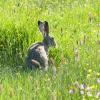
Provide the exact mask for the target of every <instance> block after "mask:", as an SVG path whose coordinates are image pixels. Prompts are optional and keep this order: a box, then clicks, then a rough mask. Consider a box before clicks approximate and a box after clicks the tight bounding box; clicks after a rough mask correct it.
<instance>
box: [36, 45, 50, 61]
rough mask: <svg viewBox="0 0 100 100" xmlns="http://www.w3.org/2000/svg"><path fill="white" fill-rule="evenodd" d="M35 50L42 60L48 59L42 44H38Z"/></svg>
mask: <svg viewBox="0 0 100 100" xmlns="http://www.w3.org/2000/svg"><path fill="white" fill-rule="evenodd" d="M36 51H37V52H38V53H39V55H40V58H41V59H42V60H43V61H48V55H47V53H46V51H45V48H44V46H39V47H38V48H37V49H36Z"/></svg>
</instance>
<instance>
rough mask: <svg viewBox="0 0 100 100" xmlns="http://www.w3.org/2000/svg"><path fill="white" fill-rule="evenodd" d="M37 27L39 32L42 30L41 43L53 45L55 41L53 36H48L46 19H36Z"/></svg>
mask: <svg viewBox="0 0 100 100" xmlns="http://www.w3.org/2000/svg"><path fill="white" fill-rule="evenodd" d="M38 27H39V30H40V32H42V35H43V43H44V44H45V45H47V46H55V45H56V43H55V41H54V38H53V37H51V36H49V25H48V22H47V21H44V22H41V21H38Z"/></svg>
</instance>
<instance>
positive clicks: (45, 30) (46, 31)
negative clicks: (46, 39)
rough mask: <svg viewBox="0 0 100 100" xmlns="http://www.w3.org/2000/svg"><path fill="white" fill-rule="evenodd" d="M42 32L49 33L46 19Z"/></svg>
mask: <svg viewBox="0 0 100 100" xmlns="http://www.w3.org/2000/svg"><path fill="white" fill-rule="evenodd" d="M44 33H46V34H49V25H48V22H47V21H44Z"/></svg>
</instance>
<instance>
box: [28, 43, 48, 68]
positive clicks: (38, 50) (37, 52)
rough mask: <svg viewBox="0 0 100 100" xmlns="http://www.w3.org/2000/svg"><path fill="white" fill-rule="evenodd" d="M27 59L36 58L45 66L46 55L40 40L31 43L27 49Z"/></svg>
mask: <svg viewBox="0 0 100 100" xmlns="http://www.w3.org/2000/svg"><path fill="white" fill-rule="evenodd" d="M28 57H29V59H34V60H37V61H38V62H39V63H40V65H41V66H45V63H46V62H48V57H47V54H46V50H45V48H44V45H43V44H42V43H41V42H37V43H35V44H32V45H31V46H30V47H29V50H28Z"/></svg>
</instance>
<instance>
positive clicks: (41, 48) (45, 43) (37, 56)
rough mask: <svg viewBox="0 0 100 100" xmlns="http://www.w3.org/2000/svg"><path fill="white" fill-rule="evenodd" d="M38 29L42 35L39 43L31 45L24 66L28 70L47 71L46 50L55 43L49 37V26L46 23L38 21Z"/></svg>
mask: <svg viewBox="0 0 100 100" xmlns="http://www.w3.org/2000/svg"><path fill="white" fill-rule="evenodd" d="M38 27H39V30H40V32H41V33H42V35H43V40H42V41H41V42H37V43H33V44H32V45H31V46H30V47H29V49H28V54H27V57H26V64H27V66H28V67H30V68H32V69H33V68H42V69H45V70H47V69H48V48H49V47H50V46H55V45H56V43H55V41H54V38H53V37H50V36H49V25H48V22H47V21H44V22H41V21H38Z"/></svg>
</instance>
